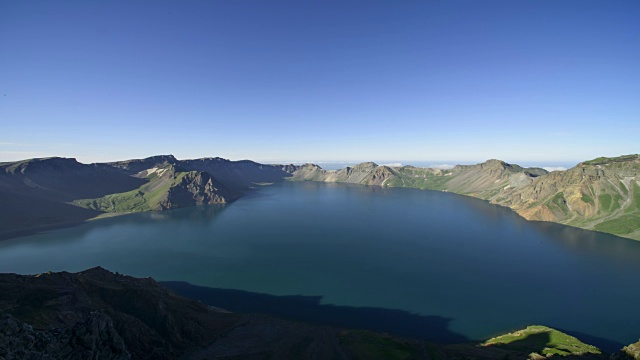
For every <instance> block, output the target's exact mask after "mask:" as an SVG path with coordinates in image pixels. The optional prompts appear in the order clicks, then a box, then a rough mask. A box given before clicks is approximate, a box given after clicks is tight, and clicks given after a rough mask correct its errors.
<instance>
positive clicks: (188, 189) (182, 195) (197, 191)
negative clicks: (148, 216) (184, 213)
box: [159, 171, 239, 210]
mask: <svg viewBox="0 0 640 360" xmlns="http://www.w3.org/2000/svg"><path fill="white" fill-rule="evenodd" d="M238 197H239V194H237V193H235V192H233V191H231V190H229V189H227V188H226V187H225V186H224V185H223V184H222V183H220V182H219V181H216V180H214V179H213V178H212V177H211V175H209V174H208V173H206V172H198V171H190V172H188V173H186V174H184V175H183V176H182V178H181V179H180V181H178V182H176V183H175V184H173V185H172V186H171V187H170V188H169V191H168V193H167V197H166V199H165V200H163V201H162V202H160V203H159V207H160V209H161V210H164V209H172V208H178V207H187V206H196V205H211V204H225V203H228V202H231V201H233V200H236V199H237V198H238Z"/></svg>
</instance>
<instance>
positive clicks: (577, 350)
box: [482, 325, 602, 356]
mask: <svg viewBox="0 0 640 360" xmlns="http://www.w3.org/2000/svg"><path fill="white" fill-rule="evenodd" d="M482 346H495V347H498V348H503V349H508V350H517V351H519V352H524V353H528V354H530V353H537V354H539V355H543V356H550V355H561V356H567V355H583V354H601V353H602V352H601V351H600V350H599V349H598V348H596V347H595V346H592V345H588V344H585V343H583V342H582V341H580V340H578V339H576V338H575V337H573V336H570V335H567V334H565V333H563V332H560V331H558V330H555V329H551V328H548V327H546V326H539V325H533V326H529V327H527V328H526V329H523V330H519V331H515V332H512V333H509V334H505V335H501V336H498V337H495V338H492V339H489V340H487V341H486V342H484V343H483V344H482Z"/></svg>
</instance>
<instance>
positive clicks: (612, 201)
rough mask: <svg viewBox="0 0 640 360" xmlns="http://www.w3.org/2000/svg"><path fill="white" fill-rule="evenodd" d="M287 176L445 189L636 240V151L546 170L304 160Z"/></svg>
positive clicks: (639, 190) (639, 213) (639, 177)
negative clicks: (326, 166) (329, 166)
mask: <svg viewBox="0 0 640 360" xmlns="http://www.w3.org/2000/svg"><path fill="white" fill-rule="evenodd" d="M291 179H292V180H298V181H305V180H306V181H325V182H347V183H356V184H362V185H379V186H388V187H411V188H419V189H429V190H443V191H450V192H454V193H457V194H463V195H469V196H473V197H477V198H480V199H484V200H488V201H490V202H491V203H494V204H498V205H502V206H507V207H510V208H512V209H513V210H515V211H516V212H517V213H518V214H520V215H521V216H523V217H524V218H526V219H529V220H540V221H552V222H558V223H561V224H567V225H572V226H576V227H580V228H584V229H589V230H597V231H602V232H607V233H611V234H615V235H619V236H624V237H628V238H632V239H640V156H639V155H627V156H620V157H617V158H598V159H594V160H591V161H585V162H582V163H580V164H578V165H577V166H575V167H573V168H571V169H569V170H566V171H554V172H551V173H548V172H547V171H546V170H544V169H540V168H523V167H520V166H518V165H513V164H508V163H506V162H504V161H500V160H488V161H486V162H484V163H481V164H476V165H457V166H455V167H454V168H452V169H450V170H440V169H430V168H416V167H413V166H403V167H388V166H378V165H376V164H374V163H362V164H359V165H356V166H354V167H347V168H345V169H341V170H323V169H322V168H320V167H319V166H317V165H312V164H306V165H304V166H301V167H299V168H298V170H297V171H295V172H294V173H293V177H292V178H291Z"/></svg>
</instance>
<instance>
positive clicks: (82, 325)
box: [0, 268, 607, 360]
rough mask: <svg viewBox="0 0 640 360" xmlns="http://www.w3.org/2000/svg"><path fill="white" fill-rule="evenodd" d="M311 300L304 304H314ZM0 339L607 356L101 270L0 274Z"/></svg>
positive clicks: (96, 347) (47, 351) (44, 344)
mask: <svg viewBox="0 0 640 360" xmlns="http://www.w3.org/2000/svg"><path fill="white" fill-rule="evenodd" d="M178 285H179V284H178ZM205 294H206V293H205ZM227 294H230V293H227ZM209 295H211V294H209ZM236 295H238V294H236ZM239 295H241V297H238V296H233V294H230V296H229V297H226V296H225V297H222V298H219V300H220V301H221V302H223V303H226V304H228V305H233V304H234V303H235V302H238V303H242V302H243V300H242V297H244V298H245V299H250V303H251V304H248V303H247V304H244V305H243V304H240V306H247V305H250V306H257V307H260V306H261V305H264V309H269V308H272V307H273V304H269V303H273V302H279V301H280V300H282V298H283V297H273V298H272V299H270V298H269V297H268V296H265V295H260V296H253V297H251V298H249V297H248V296H251V294H249V293H248V294H239ZM209 299H210V300H212V299H213V298H211V297H210V298H209ZM263 301H264V302H265V304H261V302H263ZM287 301H288V300H287V299H285V302H287ZM304 301H305V300H304V299H295V300H294V302H293V303H300V302H304ZM288 303H289V304H291V303H292V302H291V301H288ZM313 303H314V301H311V302H310V305H311V306H312V307H313V306H315V307H316V308H317V305H313ZM309 310H313V309H311V308H309ZM320 311H321V314H320V317H322V316H323V315H326V314H329V313H331V312H334V314H336V315H338V316H347V317H349V316H351V317H353V316H354V315H353V314H355V317H356V318H358V317H360V318H361V319H360V320H358V321H359V323H360V325H363V324H367V325H374V326H375V324H376V322H377V321H381V322H383V323H385V322H386V321H389V320H392V319H391V318H393V317H395V316H398V317H399V318H398V319H396V320H395V321H396V322H398V323H400V322H403V321H406V320H408V319H410V318H411V317H412V316H414V315H410V314H406V313H405V314H402V313H400V312H396V311H393V310H385V309H364V310H361V309H358V308H350V307H345V308H344V309H333V310H328V312H327V311H326V310H322V309H320ZM350 313H353V314H352V315H350ZM309 316H311V317H314V316H318V315H314V314H309ZM418 321H419V322H422V323H424V325H423V326H422V328H424V329H428V328H431V329H432V330H436V331H437V330H440V331H442V332H443V334H445V335H447V334H448V335H447V336H449V335H450V336H451V338H450V340H456V339H457V340H459V341H464V340H465V339H464V337H461V336H459V335H456V334H454V333H451V332H449V331H448V330H447V329H446V323H447V322H446V321H445V322H441V321H439V320H438V319H437V318H431V317H423V319H420V320H418ZM430 322H433V325H428V324H429V323H430ZM383 327H384V325H383ZM520 333H522V334H524V335H522V334H520ZM0 334H2V336H0V357H2V358H5V359H45V358H46V359H51V360H53V359H69V358H78V359H81V358H82V359H96V360H101V359H194V360H195V359H198V360H202V359H505V358H508V359H528V358H536V357H535V355H534V354H533V353H536V354H547V357H546V358H555V357H556V356H558V358H563V359H565V358H567V356H569V357H571V358H580V359H606V358H607V356H606V355H603V354H601V353H600V351H599V350H598V349H597V348H595V347H593V346H590V345H587V344H584V343H582V342H580V341H579V340H578V339H575V338H573V337H571V336H568V335H566V334H563V333H561V332H559V331H556V330H553V329H549V328H543V327H530V328H527V329H524V330H522V331H520V332H516V333H512V334H507V335H504V336H501V337H498V338H494V339H491V340H489V341H487V342H485V343H484V344H477V343H470V342H464V343H460V344H449V345H446V344H439V343H433V342H425V341H422V340H415V339H407V338H400V337H397V336H392V335H388V334H381V333H377V332H372V331H368V330H348V329H345V328H337V327H331V326H319V325H310V324H307V323H303V322H294V321H288V320H282V319H278V318H274V317H271V316H268V315H258V314H251V313H230V312H228V311H226V310H222V309H220V308H218V307H213V306H209V305H205V304H203V303H201V302H199V301H195V300H191V299H188V298H185V297H181V296H178V295H176V294H174V293H173V292H171V291H169V290H167V289H166V288H164V287H162V286H161V285H159V284H158V283H156V282H155V281H154V280H153V279H151V278H145V279H139V278H133V277H129V276H124V275H119V274H114V273H111V272H109V271H107V270H104V269H102V268H93V269H89V270H85V271H82V272H79V273H67V272H61V273H44V274H39V275H16V274H0ZM436 335H437V334H436ZM560 354H562V356H559V355H560ZM532 356H533V357H532Z"/></svg>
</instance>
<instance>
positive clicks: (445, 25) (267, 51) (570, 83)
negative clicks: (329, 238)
mask: <svg viewBox="0 0 640 360" xmlns="http://www.w3.org/2000/svg"><path fill="white" fill-rule="evenodd" d="M638 152H640V1H638V0H628V1H625V0H615V1H612V0H599V1H591V0H535V1H533V0H532V1H525V0H522V1H515V0H505V1H491V0H482V1H478V0H469V1H464V0H455V1H449V0H447V1H445V0H428V1H427V0H425V1H417V0H416V1H410V0H403V1H391V0H389V1H372V0H367V1H364V0H363V1H350V0H346V1H345V0H339V1H338V0H336V1H327V0H322V1H320V0H318V1H306V0H305V1H301V0H296V1H293V0H291V1H279V0H256V1H244V0H225V1H213V0H211V1H48V0H46V1H29V0H26V1H9V0H0V161H10V160H17V159H23V158H30V157H40V156H66V157H76V158H78V160H80V161H83V162H93V161H108V160H119V159H126V158H136V157H145V156H150V155H154V154H168V153H171V154H174V155H175V156H176V157H178V158H196V157H204V156H221V157H226V158H230V159H234V160H237V159H252V160H256V161H263V162H274V161H277V162H280V161H323V160H324V161H327V160H333V161H340V160H343V161H351V160H378V161H384V160H389V161H392V160H415V161H418V160H423V161H445V160H446V161H458V162H465V163H467V162H476V161H483V160H485V159H488V158H499V159H503V160H506V161H510V162H516V163H517V162H528V163H531V162H539V163H540V164H541V165H543V163H544V162H562V161H578V160H585V159H589V158H594V157H597V156H600V155H608V156H615V155H622V154H629V153H638Z"/></svg>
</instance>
